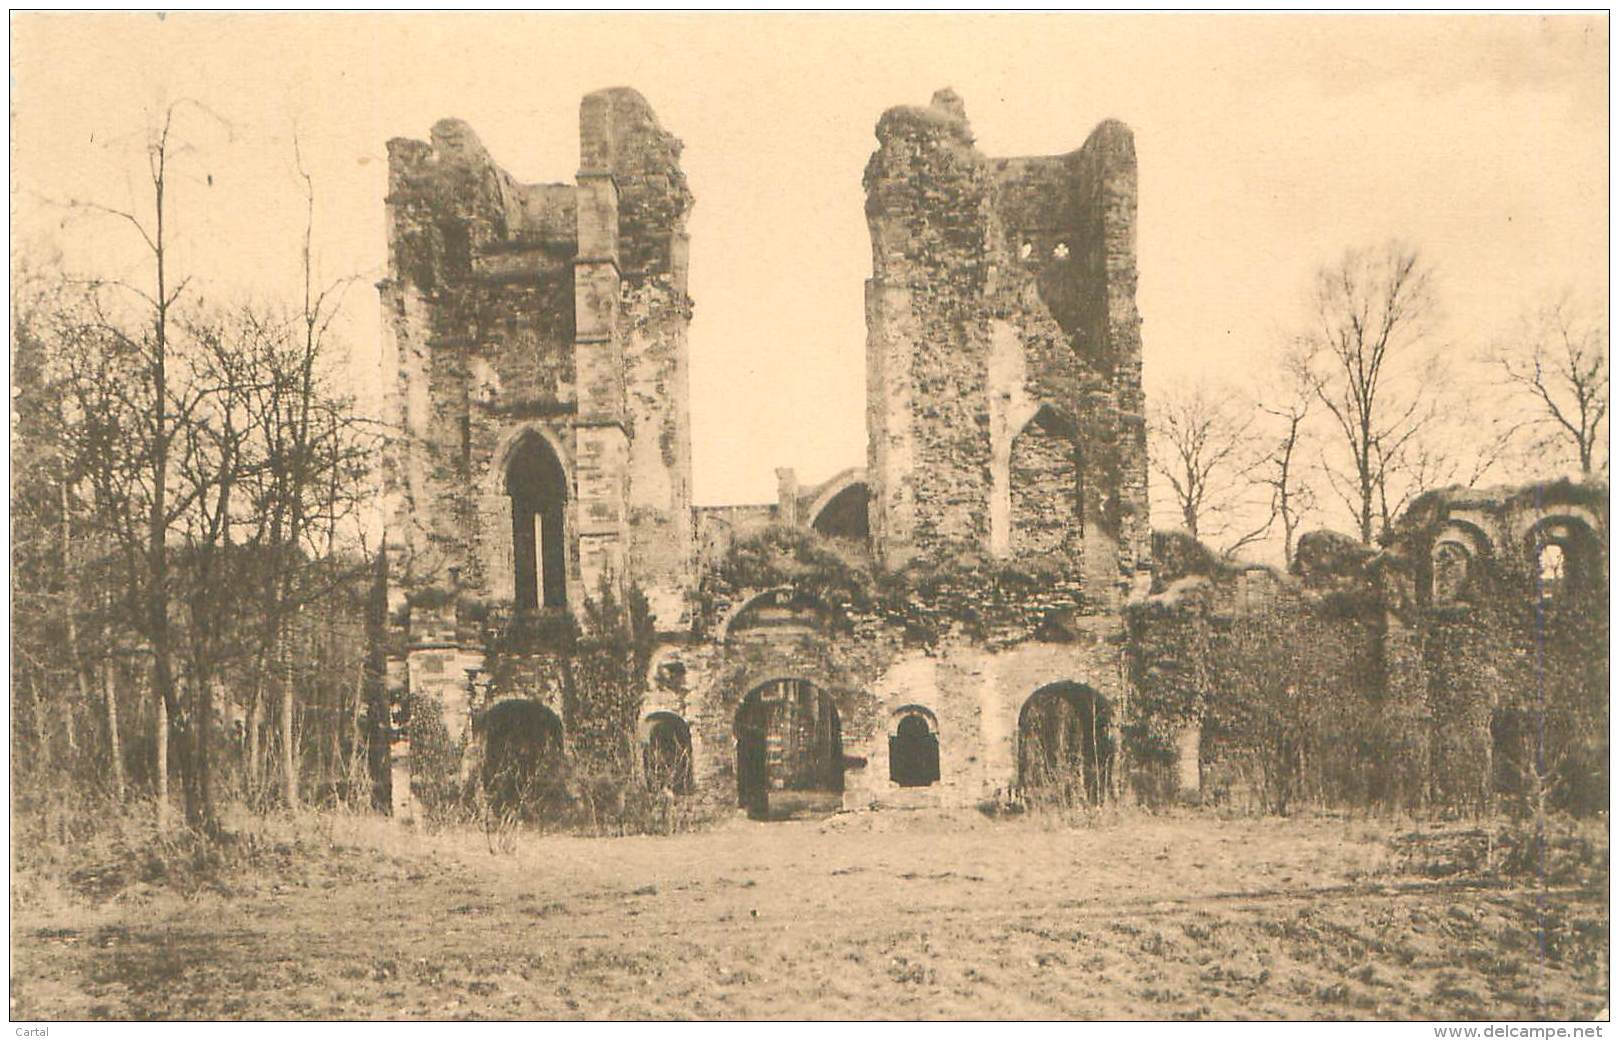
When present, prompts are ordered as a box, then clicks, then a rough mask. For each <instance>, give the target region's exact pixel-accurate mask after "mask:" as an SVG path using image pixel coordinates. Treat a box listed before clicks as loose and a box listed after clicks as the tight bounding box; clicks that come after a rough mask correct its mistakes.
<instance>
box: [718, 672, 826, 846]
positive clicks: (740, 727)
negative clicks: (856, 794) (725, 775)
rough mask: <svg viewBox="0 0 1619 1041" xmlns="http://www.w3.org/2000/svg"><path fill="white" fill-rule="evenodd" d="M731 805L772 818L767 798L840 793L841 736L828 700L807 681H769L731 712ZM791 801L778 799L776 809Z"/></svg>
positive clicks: (759, 815)
mask: <svg viewBox="0 0 1619 1041" xmlns="http://www.w3.org/2000/svg"><path fill="white" fill-rule="evenodd" d="M736 786H737V802H738V804H739V805H741V806H745V807H747V808H748V811H749V813H751V814H753V815H754V816H758V817H764V816H770V815H772V809H771V798H772V795H773V794H777V795H779V793H786V792H808V793H825V794H833V793H839V792H842V791H843V736H842V732H841V730H840V728H839V724H838V711H837V708H836V706H834V705H833V704H832V699H831V698H829V697H827V696H826V695H825V694H824V693H822V692H821V691H820V690H819V689H818V688H817V687H816V686H815V685H814V684H812V683H810V682H809V681H807V680H796V679H789V680H773V681H771V682H769V683H766V684H764V685H763V686H761V687H758V688H757V689H755V690H754V691H753V692H752V693H750V694H749V695H748V696H747V697H745V698H743V699H742V704H741V705H740V706H739V707H738V708H737V713H736ZM791 801H792V800H788V799H784V798H781V799H778V803H779V804H780V805H785V804H787V803H788V802H791Z"/></svg>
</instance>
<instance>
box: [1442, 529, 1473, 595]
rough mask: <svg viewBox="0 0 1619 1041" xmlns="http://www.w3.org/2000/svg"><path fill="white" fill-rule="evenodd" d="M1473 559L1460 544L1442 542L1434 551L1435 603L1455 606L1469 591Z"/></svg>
mask: <svg viewBox="0 0 1619 1041" xmlns="http://www.w3.org/2000/svg"><path fill="white" fill-rule="evenodd" d="M1470 563H1471V558H1470V557H1469V555H1468V552H1467V549H1466V547H1464V546H1463V545H1461V543H1458V542H1441V543H1439V544H1438V545H1437V546H1435V547H1434V550H1433V602H1434V603H1436V604H1453V603H1456V602H1458V601H1459V600H1461V599H1462V597H1463V595H1464V594H1465V593H1466V591H1467V572H1468V566H1469V564H1470Z"/></svg>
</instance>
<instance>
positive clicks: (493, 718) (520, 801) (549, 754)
mask: <svg viewBox="0 0 1619 1041" xmlns="http://www.w3.org/2000/svg"><path fill="white" fill-rule="evenodd" d="M483 735H484V738H483V739H484V754H483V786H484V791H486V792H487V793H488V794H489V800H490V802H491V803H493V804H494V805H495V806H496V807H497V808H499V809H502V810H515V811H518V812H532V811H533V810H535V809H537V808H538V807H539V806H540V805H541V804H542V803H544V802H545V801H546V799H547V798H548V797H549V796H551V795H554V794H556V791H557V786H558V785H559V784H560V781H561V777H562V721H561V720H560V719H558V718H557V717H556V713H554V712H552V711H551V710H550V709H548V708H546V707H545V706H544V705H542V704H540V703H539V702H537V701H523V700H511V701H502V702H501V703H500V704H498V705H495V706H494V707H492V708H490V709H489V711H488V712H486V713H485V714H484V717H483Z"/></svg>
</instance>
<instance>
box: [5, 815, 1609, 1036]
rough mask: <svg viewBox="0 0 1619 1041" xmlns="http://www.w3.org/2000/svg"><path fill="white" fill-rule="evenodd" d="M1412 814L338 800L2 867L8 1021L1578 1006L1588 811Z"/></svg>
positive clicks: (1588, 891)
mask: <svg viewBox="0 0 1619 1041" xmlns="http://www.w3.org/2000/svg"><path fill="white" fill-rule="evenodd" d="M1413 827H1414V826H1413V825H1411V824H1409V823H1405V824H1403V825H1397V824H1394V823H1390V822H1381V821H1364V820H1356V821H1346V820H1343V819H1333V818H1313V819H1297V818H1295V819H1286V820H1281V819H1260V820H1252V819H1244V820H1230V821H1222V820H1216V819H1211V818H1209V817H1192V816H1187V817H1170V818H1163V817H1125V818H1122V819H1115V820H1109V821H1104V822H1100V823H1098V824H1096V825H1094V826H1090V827H1084V828H1054V827H1048V826H1042V825H1040V824H1039V823H1037V822H1034V821H1027V820H1021V821H991V820H988V819H985V818H982V817H980V816H978V815H976V814H963V815H943V814H938V813H932V812H923V811H913V812H892V813H884V814H844V815H839V816H837V817H833V818H831V819H828V820H824V821H796V822H786V823H772V824H766V823H758V822H752V821H746V820H736V821H733V822H727V823H725V824H724V825H722V826H720V827H718V828H716V829H715V830H712V831H708V832H703V833H699V834H689V835H677V836H671V837H639V838H615V839H583V838H567V837H554V836H532V835H525V836H522V837H518V838H515V839H512V838H510V837H505V838H501V839H491V838H489V837H487V836H485V835H484V834H482V833H479V832H476V831H466V832H453V833H441V834H433V835H428V834H420V833H407V832H403V831H402V830H401V829H398V828H395V827H393V826H391V825H389V824H388V823H386V822H382V821H373V820H365V819H358V820H355V819H350V820H346V821H338V822H337V823H335V824H334V823H331V822H328V823H326V824H324V825H322V826H321V828H322V831H321V837H320V839H319V840H318V841H300V842H299V843H298V844H295V845H293V846H285V847H281V846H278V847H274V848H275V849H279V850H281V852H282V853H284V854H285V855H284V856H282V857H281V859H280V861H279V862H278V864H277V865H276V866H275V867H274V869H273V870H267V869H264V868H260V869H258V870H255V871H252V872H240V873H238V875H237V876H226V877H222V878H220V879H216V880H213V881H211V882H210V883H208V884H207V885H204V886H202V887H201V888H200V890H197V891H194V892H189V893H182V892H179V891H176V888H175V887H174V886H172V885H164V884H162V882H161V880H159V881H157V882H152V881H147V882H140V883H134V884H130V885H124V886H122V887H121V888H115V891H114V892H112V893H111V894H110V895H100V894H97V895H86V893H85V892H83V891H80V892H74V891H71V890H70V889H69V888H68V887H67V886H66V885H65V884H58V882H56V881H53V880H48V879H29V878H27V877H21V878H20V880H19V882H18V883H17V884H16V885H15V886H14V890H13V917H12V933H11V942H12V968H11V972H12V976H11V1016H12V1018H13V1019H14V1020H62V1019H430V1020H436V1019H535V1018H538V1019H608V1018H611V1019H665V1018H670V1019H674V1018H679V1019H688V1018H698V1019H780V1018H792V1019H797V1018H812V1019H870V1018H901V1019H935V1018H983V1019H1003V1018H1042V1019H1044V1018H1060V1019H1209V1018H1213V1019H1312V1020H1314V1019H1385V1020H1386V1019H1497V1020H1499V1019H1525V1018H1532V1019H1542V1018H1550V1019H1560V1018H1575V1019H1589V1018H1597V1017H1603V1016H1606V1014H1607V1008H1608V995H1607V993H1606V987H1607V979H1608V956H1609V952H1608V908H1607V904H1606V899H1607V850H1606V844H1605V843H1606V837H1605V836H1602V838H1601V841H1602V843H1603V845H1602V848H1601V850H1600V854H1599V857H1598V858H1597V859H1598V867H1597V869H1596V871H1595V872H1594V873H1593V872H1592V871H1584V872H1581V871H1574V872H1571V873H1564V874H1563V875H1559V876H1557V877H1552V876H1550V875H1545V874H1542V876H1541V877H1540V878H1538V879H1537V878H1527V879H1519V880H1517V881H1512V880H1510V879H1503V878H1502V877H1501V875H1500V874H1499V873H1498V872H1494V871H1490V870H1484V869H1481V868H1479V866H1478V865H1477V864H1476V863H1474V861H1475V860H1476V856H1474V857H1473V858H1472V859H1469V858H1468V857H1461V858H1460V859H1457V857H1458V855H1457V854H1456V851H1457V850H1458V849H1462V848H1463V847H1468V848H1471V847H1472V846H1477V845H1478V842H1480V841H1482V839H1481V838H1480V836H1481V834H1482V833H1479V832H1473V833H1467V832H1466V831H1465V830H1463V829H1452V830H1451V831H1450V832H1446V831H1443V830H1439V831H1435V830H1433V829H1431V828H1430V829H1427V830H1425V831H1421V832H1417V833H1415V834H1413ZM1475 840H1476V841H1475ZM1492 858H1493V853H1492ZM78 877H80V878H81V880H82V879H83V878H84V877H86V876H83V875H82V874H81V875H80V876H78ZM81 889H82V887H81Z"/></svg>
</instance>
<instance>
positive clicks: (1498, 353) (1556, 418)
mask: <svg viewBox="0 0 1619 1041" xmlns="http://www.w3.org/2000/svg"><path fill="white" fill-rule="evenodd" d="M1487 360H1488V361H1489V362H1490V364H1491V366H1492V368H1493V369H1494V371H1495V374H1496V378H1497V380H1498V381H1499V383H1500V384H1501V385H1502V386H1503V388H1504V389H1506V390H1507V391H1508V392H1509V393H1511V394H1512V396H1513V398H1514V399H1515V400H1517V401H1519V402H1522V403H1523V404H1524V405H1525V407H1526V408H1527V410H1528V411H1529V413H1530V416H1531V418H1529V419H1528V420H1527V421H1526V423H1525V424H1524V426H1525V428H1526V429H1527V430H1529V431H1532V432H1533V434H1534V435H1535V443H1534V445H1533V446H1532V447H1533V448H1535V449H1537V450H1540V451H1546V450H1554V451H1556V452H1558V453H1559V454H1561V453H1563V452H1571V453H1572V455H1573V457H1574V459H1575V460H1577V461H1578V463H1579V466H1580V474H1581V475H1582V476H1585V477H1589V476H1591V473H1592V471H1593V469H1594V468H1595V466H1596V463H1597V460H1596V453H1597V451H1598V449H1599V448H1600V447H1601V446H1602V444H1603V439H1604V435H1603V433H1602V431H1603V429H1604V425H1605V424H1606V422H1607V418H1608V390H1609V387H1608V329H1607V322H1606V321H1604V320H1603V319H1602V318H1601V317H1600V316H1598V315H1594V314H1589V313H1587V312H1586V311H1585V310H1584V309H1582V308H1581V307H1580V306H1578V305H1577V304H1576V303H1575V302H1574V300H1573V298H1572V297H1571V296H1569V295H1567V294H1565V295H1564V296H1562V297H1561V298H1559V299H1558V300H1556V301H1554V302H1553V303H1551V304H1548V305H1546V306H1544V307H1541V308H1539V309H1537V310H1531V311H1528V312H1526V313H1525V314H1523V315H1522V316H1520V318H1519V319H1518V323H1517V327H1516V328H1515V329H1514V330H1513V332H1512V333H1511V334H1510V335H1508V336H1505V337H1503V338H1502V339H1500V340H1498V341H1497V342H1496V343H1495V344H1494V346H1493V347H1492V348H1491V349H1490V351H1489V354H1488V357H1487ZM1604 462H1605V460H1604Z"/></svg>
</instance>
